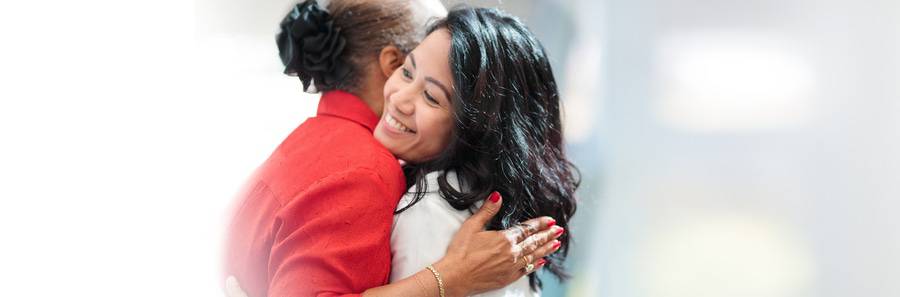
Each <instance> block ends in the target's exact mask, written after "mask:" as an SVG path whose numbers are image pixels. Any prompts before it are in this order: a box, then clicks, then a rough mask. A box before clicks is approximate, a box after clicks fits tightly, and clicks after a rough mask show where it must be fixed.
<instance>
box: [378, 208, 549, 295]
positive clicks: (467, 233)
mask: <svg viewBox="0 0 900 297" xmlns="http://www.w3.org/2000/svg"><path fill="white" fill-rule="evenodd" d="M495 195H496V196H495V197H494V196H492V199H491V201H493V200H496V201H493V202H491V201H486V202H485V203H484V204H483V205H482V206H481V209H479V210H478V212H477V213H475V214H474V215H472V217H470V218H469V219H468V220H466V221H465V222H464V223H463V225H462V227H461V228H460V229H459V231H458V232H457V233H456V235H454V237H453V240H452V241H451V243H450V246H449V247H448V248H447V254H446V255H445V256H444V258H442V259H441V260H439V261H438V262H437V263H434V264H433V265H432V267H433V268H434V269H435V271H437V272H438V273H439V274H440V279H441V282H442V283H443V288H444V291H445V294H444V296H446V297H457V296H469V295H473V294H477V293H481V292H486V291H490V290H494V289H499V288H502V287H505V286H507V285H509V284H511V283H513V282H514V281H516V280H518V279H519V278H521V277H522V276H525V275H526V274H527V271H526V270H525V267H526V265H528V264H532V265H534V266H533V267H534V269H533V271H536V270H537V269H540V267H542V266H543V265H544V260H543V259H542V258H543V257H545V256H547V255H549V254H551V253H553V252H555V251H556V249H558V247H559V245H558V244H557V243H558V241H556V240H555V239H556V238H558V237H559V236H560V235H561V234H562V228H560V227H554V226H553V225H554V223H555V221H554V220H553V219H552V218H549V217H542V218H536V219H532V220H529V221H527V222H525V223H523V224H522V225H521V226H522V227H515V228H511V229H507V230H503V231H484V226H485V225H486V224H487V223H488V222H490V220H491V219H492V218H493V217H494V216H495V215H496V214H497V212H499V210H500V205H501V203H502V202H501V201H500V200H501V199H500V197H499V194H495ZM362 295H363V296H364V297H388V296H428V297H441V296H440V288H439V285H438V278H437V277H436V276H435V275H434V274H433V273H432V272H431V271H430V270H428V269H426V268H424V267H423V268H422V270H420V271H419V272H417V273H416V274H414V275H412V276H410V277H407V278H404V279H402V280H399V281H396V282H394V283H391V284H388V285H384V286H380V287H376V288H372V289H368V290H366V291H365V292H363V294H362Z"/></svg>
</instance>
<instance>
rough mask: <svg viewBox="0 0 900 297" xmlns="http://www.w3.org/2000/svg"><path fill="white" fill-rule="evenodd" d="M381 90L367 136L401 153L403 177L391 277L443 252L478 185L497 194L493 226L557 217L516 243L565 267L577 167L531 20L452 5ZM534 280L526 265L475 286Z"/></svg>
mask: <svg viewBox="0 0 900 297" xmlns="http://www.w3.org/2000/svg"><path fill="white" fill-rule="evenodd" d="M450 86H452V88H451V87H450ZM384 97H385V104H384V110H383V115H382V118H381V121H380V122H379V123H378V126H377V127H376V129H375V138H376V139H377V140H378V141H379V142H381V143H382V144H383V145H384V146H385V147H386V148H387V149H388V150H389V151H391V153H393V154H394V155H396V156H398V157H399V158H401V159H403V160H405V161H407V165H406V166H405V167H404V173H405V174H406V178H407V185H408V186H411V188H410V189H409V190H408V191H407V194H406V195H404V197H403V198H402V199H401V201H400V203H399V205H398V207H397V209H398V210H397V215H396V216H395V217H394V226H393V230H392V233H391V254H392V255H393V258H392V264H391V279H392V280H397V279H402V278H404V277H407V276H409V275H412V274H414V273H416V271H417V269H418V267H421V266H422V265H426V264H427V263H431V262H433V261H435V260H437V259H440V257H441V256H443V255H444V251H445V250H446V248H447V246H448V245H450V244H451V242H450V240H451V237H452V236H453V234H454V233H455V232H457V230H459V228H460V226H461V225H462V222H463V221H464V220H465V219H466V218H467V217H469V216H470V215H471V211H472V210H474V209H475V208H476V207H479V206H480V201H479V200H481V199H478V198H477V197H479V196H481V195H486V194H487V193H490V192H491V191H493V190H494V189H496V190H497V191H498V192H499V193H500V194H501V195H502V196H503V197H505V198H504V199H505V200H504V201H505V202H504V204H503V208H502V209H501V210H500V214H499V215H498V216H497V217H495V219H494V220H493V221H492V222H491V223H490V224H489V226H488V228H489V229H494V230H498V229H502V228H509V227H514V226H516V225H517V224H518V222H521V221H523V220H525V219H527V218H529V217H535V216H550V217H553V218H555V219H556V221H555V222H554V223H553V224H554V225H555V226H554V227H553V228H551V229H550V230H549V232H547V233H545V234H546V236H547V238H549V239H552V240H549V241H548V242H547V243H546V244H538V243H532V242H525V243H523V244H521V247H522V248H523V249H526V250H527V249H536V250H546V251H550V252H556V251H557V250H560V249H562V252H560V253H552V255H550V256H548V257H546V258H529V256H525V257H522V259H521V264H520V265H522V266H521V267H524V270H525V271H526V272H529V273H530V272H532V271H534V270H536V269H541V268H547V270H548V272H549V273H551V274H553V275H555V276H557V277H559V278H560V279H565V278H566V274H565V273H564V271H563V269H562V266H561V264H562V261H563V260H564V259H565V257H566V251H567V249H568V246H569V245H568V243H569V238H570V236H569V235H568V234H566V233H565V231H564V230H565V228H566V227H568V223H569V220H570V219H571V217H572V215H573V214H574V212H575V200H574V197H573V196H574V191H575V189H576V188H577V187H578V183H579V178H578V176H577V174H576V172H577V171H576V170H575V168H574V167H573V166H572V164H571V163H570V162H569V161H568V159H567V158H566V156H565V154H564V152H563V140H562V134H561V131H562V127H561V123H560V112H559V94H558V91H557V88H556V82H555V79H554V77H553V73H552V70H551V68H550V63H549V61H548V59H547V56H546V54H545V53H544V50H543V48H542V46H541V44H540V43H539V42H538V41H537V39H536V38H535V37H534V36H533V35H532V34H531V32H530V31H528V29H527V28H525V26H524V25H523V24H522V23H521V22H519V20H518V19H516V18H514V17H512V16H510V15H508V14H506V13H504V12H501V11H499V10H496V9H484V8H463V9H458V10H454V11H451V12H450V13H449V14H448V16H447V18H446V19H444V20H443V21H442V22H439V23H438V24H436V25H435V26H434V27H433V28H432V29H431V30H430V33H429V35H428V36H427V37H426V38H425V39H424V40H423V41H422V43H421V44H419V46H418V47H416V48H415V49H414V50H413V51H412V52H411V53H410V54H409V55H408V56H407V58H406V60H405V61H404V63H403V65H402V66H401V67H400V68H399V69H397V70H396V71H395V72H394V73H393V74H392V75H391V77H390V78H389V79H388V81H387V83H386V84H385V87H384ZM540 286H541V283H540V279H539V278H538V277H537V276H535V275H534V274H530V275H529V277H528V278H522V279H519V280H518V281H516V282H514V283H512V284H511V285H509V286H506V287H504V288H502V289H500V290H495V291H491V292H488V293H487V294H486V295H482V296H534V295H537V294H539V293H538V292H539V288H540Z"/></svg>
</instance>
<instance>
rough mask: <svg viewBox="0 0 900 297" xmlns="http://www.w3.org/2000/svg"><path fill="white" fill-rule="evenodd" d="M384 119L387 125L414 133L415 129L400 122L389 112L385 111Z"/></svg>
mask: <svg viewBox="0 0 900 297" xmlns="http://www.w3.org/2000/svg"><path fill="white" fill-rule="evenodd" d="M384 121H385V122H386V123H387V124H388V125H391V127H393V128H394V129H397V130H398V131H401V132H405V133H416V130H413V129H410V128H409V127H407V126H406V125H404V124H403V123H400V121H398V120H397V119H395V118H394V117H392V116H391V114H388V113H386V114H385V116H384Z"/></svg>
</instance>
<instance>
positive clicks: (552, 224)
mask: <svg viewBox="0 0 900 297" xmlns="http://www.w3.org/2000/svg"><path fill="white" fill-rule="evenodd" d="M553 226H556V220H554V219H553V218H550V222H547V228H550V227H553Z"/></svg>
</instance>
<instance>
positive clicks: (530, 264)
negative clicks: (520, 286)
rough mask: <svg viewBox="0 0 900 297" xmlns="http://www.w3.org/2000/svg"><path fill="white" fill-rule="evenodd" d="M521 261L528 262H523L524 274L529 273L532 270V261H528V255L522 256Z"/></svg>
mask: <svg viewBox="0 0 900 297" xmlns="http://www.w3.org/2000/svg"><path fill="white" fill-rule="evenodd" d="M522 261H523V262H525V263H528V264H525V274H530V273H532V272H534V263H531V261H528V255H525V256H522Z"/></svg>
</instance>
